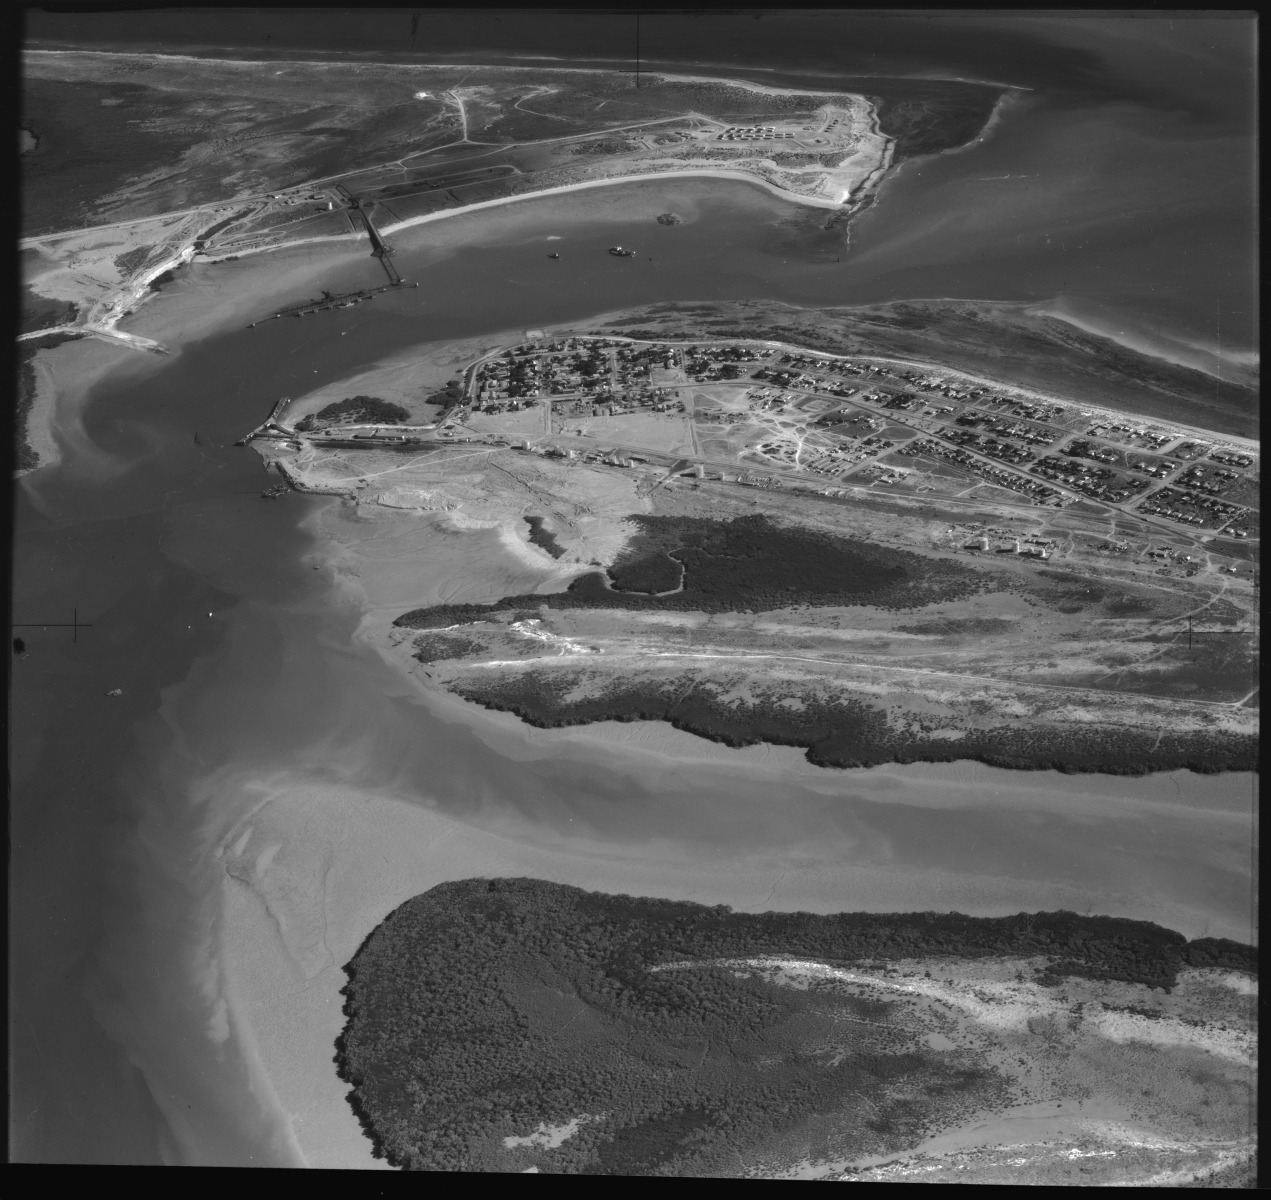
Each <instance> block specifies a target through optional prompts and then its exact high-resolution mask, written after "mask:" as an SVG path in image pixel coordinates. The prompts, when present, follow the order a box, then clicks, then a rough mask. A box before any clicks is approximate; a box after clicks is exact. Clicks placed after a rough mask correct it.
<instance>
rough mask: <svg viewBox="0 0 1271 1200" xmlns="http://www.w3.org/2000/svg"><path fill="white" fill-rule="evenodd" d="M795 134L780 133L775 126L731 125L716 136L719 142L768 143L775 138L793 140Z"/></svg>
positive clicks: (783, 131) (782, 131)
mask: <svg viewBox="0 0 1271 1200" xmlns="http://www.w3.org/2000/svg"><path fill="white" fill-rule="evenodd" d="M792 137H794V134H793V133H790V132H788V131H786V130H781V131H778V129H777V127H776V126H775V125H730V126H729V127H728V128H727V129H725V130H724V132H723V133H719V134H716V135H715V140H716V141H717V142H767V141H771V140H772V139H773V138H792Z"/></svg>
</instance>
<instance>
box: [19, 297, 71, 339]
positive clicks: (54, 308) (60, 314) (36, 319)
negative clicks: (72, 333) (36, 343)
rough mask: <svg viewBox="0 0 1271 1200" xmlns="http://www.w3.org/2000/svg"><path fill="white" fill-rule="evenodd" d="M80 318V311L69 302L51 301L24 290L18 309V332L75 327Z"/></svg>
mask: <svg viewBox="0 0 1271 1200" xmlns="http://www.w3.org/2000/svg"><path fill="white" fill-rule="evenodd" d="M78 316H79V309H78V308H77V307H76V306H75V305H74V304H72V303H71V302H70V301H69V300H51V299H49V298H48V297H47V296H38V295H36V294H35V292H33V291H31V290H30V288H24V289H23V290H22V296H21V301H20V303H19V307H18V317H19V319H18V332H19V333H35V332H36V331H37V330H40V329H52V328H53V327H54V326H56V325H73V324H74V323H75V319H76V318H77V317H78Z"/></svg>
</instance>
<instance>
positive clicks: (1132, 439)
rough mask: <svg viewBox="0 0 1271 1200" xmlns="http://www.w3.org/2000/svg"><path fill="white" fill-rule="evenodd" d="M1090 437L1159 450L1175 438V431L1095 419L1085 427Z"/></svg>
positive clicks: (1176, 435)
mask: <svg viewBox="0 0 1271 1200" xmlns="http://www.w3.org/2000/svg"><path fill="white" fill-rule="evenodd" d="M1086 433H1087V434H1088V435H1089V436H1090V437H1100V438H1103V440H1104V441H1107V442H1122V443H1124V444H1127V445H1131V446H1139V447H1141V448H1143V449H1145V450H1160V449H1161V448H1162V447H1164V446H1168V445H1169V444H1170V443H1171V442H1173V441H1174V440H1176V439H1177V437H1178V434H1176V433H1165V432H1163V431H1162V430H1159V429H1149V428H1147V427H1146V426H1143V425H1130V424H1128V423H1127V422H1124V421H1097V422H1096V423H1095V424H1093V425H1091V426H1089V427H1087V429H1086Z"/></svg>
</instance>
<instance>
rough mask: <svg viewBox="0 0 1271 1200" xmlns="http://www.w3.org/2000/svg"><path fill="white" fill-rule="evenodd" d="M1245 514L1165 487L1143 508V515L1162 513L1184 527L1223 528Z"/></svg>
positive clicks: (1140, 507) (1222, 502)
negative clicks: (1212, 526) (1213, 526)
mask: <svg viewBox="0 0 1271 1200" xmlns="http://www.w3.org/2000/svg"><path fill="white" fill-rule="evenodd" d="M1243 511H1244V510H1243V509H1240V508H1237V507H1236V505H1234V504H1228V503H1226V502H1225V501H1223V500H1217V499H1215V498H1214V497H1213V496H1197V495H1195V494H1193V493H1191V492H1183V491H1179V490H1178V489H1177V488H1174V487H1163V488H1161V489H1160V491H1157V492H1153V493H1152V494H1151V495H1150V496H1148V497H1147V498H1146V499H1145V500H1144V501H1143V503H1142V504H1140V505H1139V512H1145V513H1158V514H1159V515H1161V516H1163V517H1169V519H1170V520H1171V521H1178V522H1180V523H1181V524H1183V525H1206V526H1209V525H1223V524H1225V523H1226V522H1227V521H1230V520H1231V519H1232V518H1233V517H1236V516H1239V515H1240V513H1242V512H1243ZM1233 533H1234V530H1233ZM1236 536H1246V535H1244V534H1237V535H1236Z"/></svg>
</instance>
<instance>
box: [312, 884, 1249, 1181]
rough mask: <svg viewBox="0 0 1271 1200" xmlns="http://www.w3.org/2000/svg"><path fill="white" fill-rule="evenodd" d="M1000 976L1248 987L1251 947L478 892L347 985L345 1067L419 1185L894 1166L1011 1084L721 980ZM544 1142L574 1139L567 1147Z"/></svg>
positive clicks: (396, 940) (371, 1128)
mask: <svg viewBox="0 0 1271 1200" xmlns="http://www.w3.org/2000/svg"><path fill="white" fill-rule="evenodd" d="M991 956H1008V957H1012V958H1038V959H1042V960H1043V962H1044V964H1045V965H1043V966H1039V967H1038V968H1037V974H1036V982H1039V983H1041V984H1043V985H1057V984H1060V983H1062V981H1063V980H1064V979H1065V978H1068V977H1073V976H1075V977H1080V978H1087V979H1094V980H1130V981H1133V982H1137V983H1142V984H1146V985H1151V986H1156V987H1162V988H1166V989H1168V988H1171V987H1172V986H1173V985H1174V984H1175V983H1176V981H1177V973H1178V971H1179V970H1180V969H1182V968H1185V967H1225V968H1229V969H1236V970H1241V971H1249V972H1252V971H1254V970H1256V955H1255V952H1254V950H1253V949H1252V948H1251V947H1248V946H1242V945H1239V944H1237V943H1234V942H1228V941H1222V940H1218V939H1208V938H1207V939H1201V940H1198V941H1192V942H1188V941H1187V940H1186V939H1185V938H1184V937H1182V936H1181V935H1180V934H1177V933H1174V932H1172V931H1170V930H1167V929H1162V928H1160V927H1159V926H1156V925H1152V924H1149V923H1147V922H1141V921H1129V920H1122V919H1118V918H1112V917H1092V916H1079V915H1077V914H1076V913H1071V912H1056V913H1039V914H1032V915H1030V914H1021V915H1019V916H1014V917H1002V918H981V917H967V916H963V915H961V914H958V913H930V912H928V913H907V914H874V913H844V914H836V915H830V916H818V915H813V914H810V913H771V912H770V913H761V914H749V913H737V912H733V911H732V910H731V909H729V908H727V907H725V906H722V905H721V906H717V907H714V908H708V907H706V906H704V905H700V904H692V903H685V902H678V901H669V900H658V899H648V898H638V897H632V896H614V895H604V894H599V893H595V892H585V891H582V890H581V889H578V888H573V887H567V886H564V885H559V884H552V883H546V882H543V881H541V880H532V879H495V880H484V879H469V880H464V881H461V882H456V883H447V884H442V885H440V886H439V887H436V888H433V889H432V890H431V891H428V892H426V893H424V894H423V895H421V896H417V897H415V898H414V899H413V900H410V901H408V902H407V903H405V904H403V905H402V906H401V907H399V908H398V909H396V910H395V911H394V912H393V913H391V914H390V915H389V916H388V917H387V918H386V919H385V921H384V922H383V923H382V924H381V925H380V926H379V928H377V929H376V930H375V931H374V932H373V933H372V934H371V935H370V937H369V938H368V939H367V940H366V942H365V943H364V944H363V946H362V947H361V949H360V950H359V951H358V953H357V954H356V955H355V956H354V958H353V960H352V961H351V962H350V963H349V965H348V966H347V967H346V971H347V973H348V976H349V982H348V985H347V986H346V987H345V989H344V994H345V997H346V1003H345V1014H346V1016H347V1018H348V1020H347V1024H346V1026H345V1030H344V1032H343V1034H342V1035H341V1037H340V1039H339V1042H338V1045H337V1063H338V1065H339V1071H340V1075H341V1078H343V1079H344V1080H345V1081H346V1082H347V1083H349V1084H350V1085H351V1087H352V1091H351V1093H350V1100H351V1102H352V1104H353V1106H354V1108H355V1110H356V1111H357V1112H358V1114H359V1116H360V1118H361V1120H362V1122H363V1125H364V1127H365V1129H366V1131H367V1133H368V1134H369V1135H370V1136H371V1137H372V1139H373V1140H374V1142H375V1144H376V1147H377V1152H378V1153H380V1154H382V1155H385V1156H387V1158H388V1159H389V1161H390V1162H392V1163H393V1164H395V1165H397V1166H401V1167H407V1168H413V1169H416V1170H505V1171H515V1170H525V1169H526V1168H528V1167H530V1166H536V1167H538V1168H539V1169H540V1170H541V1171H552V1172H572V1173H590V1174H635V1175H644V1174H649V1175H659V1174H660V1175H690V1176H693V1175H696V1176H706V1175H711V1174H720V1173H724V1172H727V1173H736V1172H737V1171H738V1170H739V1168H741V1169H744V1168H745V1167H747V1166H752V1165H755V1164H757V1163H758V1162H760V1161H762V1160H763V1159H764V1157H765V1156H772V1155H780V1153H781V1151H782V1149H783V1147H784V1148H787V1149H788V1148H790V1147H797V1149H798V1154H797V1157H804V1156H805V1155H807V1154H808V1153H809V1152H811V1153H812V1154H813V1155H816V1154H818V1153H824V1152H828V1151H830V1150H831V1149H838V1150H839V1151H840V1152H841V1151H843V1150H847V1151H848V1152H849V1153H853V1154H871V1153H890V1152H893V1151H894V1150H896V1149H899V1148H902V1147H904V1146H907V1145H911V1144H912V1143H913V1141H915V1140H917V1139H919V1138H921V1137H922V1136H923V1134H924V1132H925V1131H926V1130H927V1129H929V1128H932V1127H934V1126H936V1125H938V1123H939V1122H940V1121H941V1119H942V1118H948V1117H951V1116H956V1115H957V1114H959V1113H965V1112H966V1111H967V1110H968V1109H970V1108H972V1107H976V1106H982V1105H985V1104H992V1103H995V1102H1001V1101H1002V1099H1003V1096H1004V1084H1003V1081H1002V1080H1001V1079H999V1078H998V1077H996V1076H995V1075H994V1074H993V1073H992V1072H991V1071H989V1070H985V1069H983V1068H980V1067H976V1066H974V1065H972V1064H971V1063H969V1062H968V1061H967V1060H966V1059H965V1057H964V1056H961V1055H955V1054H944V1053H941V1052H937V1051H933V1050H931V1049H930V1048H928V1047H927V1046H926V1044H925V1042H924V1041H923V1040H922V1037H921V1031H920V1030H919V1031H915V1030H914V1029H913V1028H912V1027H911V1026H912V1021H911V1020H909V1019H906V1018H905V1017H904V1016H903V1015H902V1009H901V1007H899V1002H896V1003H893V1002H891V1001H880V1000H875V999H864V998H861V997H859V996H852V995H850V994H848V993H847V992H845V991H844V990H843V989H840V988H836V987H834V986H833V985H816V986H813V987H810V988H808V989H806V990H799V989H794V988H785V987H780V986H777V985H776V984H774V983H771V982H768V981H767V980H765V979H763V978H762V977H760V976H758V975H756V974H754V973H749V972H744V971H738V970H737V969H736V968H730V967H728V966H727V965H725V962H726V961H727V960H735V959H750V958H762V957H781V958H787V957H793V958H802V959H812V960H815V961H819V962H826V963H830V964H837V965H844V966H848V965H861V964H868V965H870V966H872V967H875V968H881V969H883V970H888V969H890V968H888V967H887V964H888V963H890V962H896V961H898V960H906V959H909V960H912V959H930V958H933V957H970V958H983V957H991ZM721 960H724V962H721ZM553 1126H554V1127H556V1128H557V1129H558V1130H560V1129H561V1128H562V1127H564V1130H565V1131H566V1132H569V1133H570V1136H568V1137H567V1138H565V1139H564V1140H559V1139H558V1140H559V1145H558V1146H556V1147H555V1148H553V1147H550V1146H548V1145H547V1144H546V1143H547V1137H546V1136H544V1133H545V1132H546V1131H545V1128H544V1127H553ZM536 1132H538V1133H539V1136H538V1137H537V1138H535V1136H534V1135H535V1133H536ZM505 1139H509V1140H510V1141H511V1144H510V1145H509V1144H508V1143H507V1142H505Z"/></svg>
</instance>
